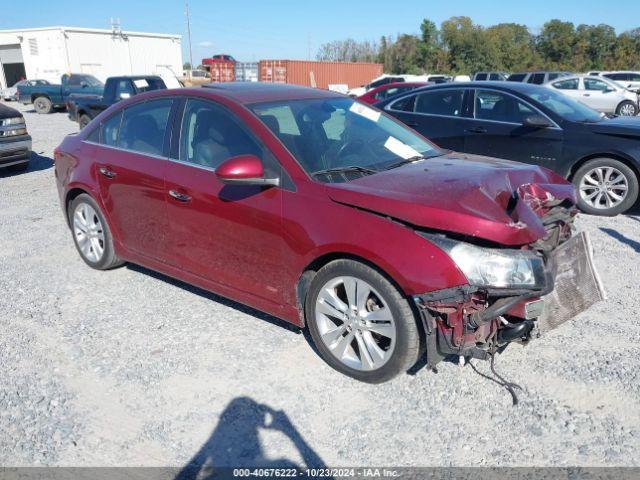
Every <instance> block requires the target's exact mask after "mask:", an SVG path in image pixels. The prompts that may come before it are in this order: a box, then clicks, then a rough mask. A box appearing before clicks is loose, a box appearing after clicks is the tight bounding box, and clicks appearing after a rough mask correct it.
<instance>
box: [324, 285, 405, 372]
mask: <svg viewBox="0 0 640 480" xmlns="http://www.w3.org/2000/svg"><path fill="white" fill-rule="evenodd" d="M315 319H316V325H317V326H318V330H319V333H320V337H321V338H322V341H323V343H324V344H325V346H326V347H327V348H328V349H329V351H330V352H331V353H332V355H333V356H334V357H335V358H337V359H338V360H339V361H340V362H341V363H343V364H344V365H346V366H348V367H351V368H354V369H356V370H362V371H371V370H377V369H379V368H381V367H382V366H383V365H384V364H385V363H387V361H388V360H389V358H390V357H391V355H392V354H393V349H394V347H395V343H396V326H395V321H394V319H393V314H392V312H391V310H390V308H389V306H388V303H387V302H386V301H385V299H384V298H383V297H382V296H381V295H380V294H379V293H378V292H377V291H376V290H375V289H374V288H373V287H372V286H371V285H369V284H368V283H367V282H365V281H364V280H361V279H359V278H355V277H347V276H343V277H337V278H333V279H331V280H330V281H328V282H327V283H325V285H324V286H323V287H322V289H321V290H320V293H319V294H318V298H317V300H316V306H315Z"/></svg>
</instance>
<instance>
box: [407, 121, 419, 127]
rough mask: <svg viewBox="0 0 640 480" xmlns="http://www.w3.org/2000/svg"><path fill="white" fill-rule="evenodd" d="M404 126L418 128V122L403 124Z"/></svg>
mask: <svg viewBox="0 0 640 480" xmlns="http://www.w3.org/2000/svg"><path fill="white" fill-rule="evenodd" d="M404 124H405V125H407V126H408V127H418V126H419V125H418V122H405V123H404Z"/></svg>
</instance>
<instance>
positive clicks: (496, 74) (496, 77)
mask: <svg viewBox="0 0 640 480" xmlns="http://www.w3.org/2000/svg"><path fill="white" fill-rule="evenodd" d="M489 80H495V81H499V80H502V77H501V76H500V74H499V73H492V74H491V75H489Z"/></svg>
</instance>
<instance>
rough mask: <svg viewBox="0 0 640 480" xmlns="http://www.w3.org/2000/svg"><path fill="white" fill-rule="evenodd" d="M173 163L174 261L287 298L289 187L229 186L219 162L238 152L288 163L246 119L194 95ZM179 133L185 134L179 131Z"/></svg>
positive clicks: (272, 163) (266, 295) (275, 172)
mask: <svg viewBox="0 0 640 480" xmlns="http://www.w3.org/2000/svg"><path fill="white" fill-rule="evenodd" d="M174 128H175V129H176V130H179V132H180V133H179V141H178V142H174V144H173V146H172V152H171V157H172V158H171V161H170V162H169V164H168V168H167V170H166V177H165V178H166V192H165V198H166V201H167V212H168V218H169V223H170V228H169V230H168V231H169V237H168V239H167V249H168V251H169V252H170V257H171V262H172V263H173V264H174V265H175V266H176V267H178V268H180V269H182V270H184V271H185V272H188V273H190V274H193V275H197V276H198V277H201V278H204V279H207V280H210V281H213V282H216V283H219V284H222V285H226V286H228V287H232V288H234V289H236V290H240V291H243V292H246V293H250V294H252V295H255V296H258V297H261V298H263V299H267V300H271V301H274V302H280V301H281V300H282V295H283V291H282V278H283V261H282V251H283V238H282V223H281V222H282V189H281V188H280V187H262V186H249V185H225V184H223V183H221V182H220V181H219V180H218V178H217V177H216V175H215V169H216V168H217V167H218V166H219V165H220V164H221V163H222V162H224V161H225V160H228V159H229V158H231V157H234V156H237V155H244V154H251V155H256V156H258V157H259V158H260V159H261V160H262V161H263V166H264V169H265V173H266V174H267V175H269V176H271V177H279V176H280V173H281V172H280V165H279V164H278V163H277V161H276V160H275V159H274V158H273V156H272V154H271V153H270V151H269V150H268V149H267V148H266V147H265V146H264V145H263V144H262V143H261V142H260V141H259V140H258V139H257V137H255V136H254V135H253V134H252V132H250V131H249V130H248V128H247V127H245V126H244V124H243V122H242V121H241V120H240V119H239V118H238V117H237V116H236V115H235V114H234V113H232V112H231V111H230V110H228V109H227V108H226V107H223V106H221V105H220V104H218V103H215V102H212V101H209V100H203V99H197V98H190V99H188V100H187V101H186V103H185V105H184V112H183V113H182V114H181V119H180V121H177V122H176V123H175V127H174ZM174 138H178V135H177V134H176V135H174Z"/></svg>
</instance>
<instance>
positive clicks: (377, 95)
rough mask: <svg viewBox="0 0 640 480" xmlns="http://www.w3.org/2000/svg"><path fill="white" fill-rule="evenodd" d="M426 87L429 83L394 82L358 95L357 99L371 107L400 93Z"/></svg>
mask: <svg viewBox="0 0 640 480" xmlns="http://www.w3.org/2000/svg"><path fill="white" fill-rule="evenodd" d="M427 85H431V84H430V83H429V82H395V83H387V84H386V85H381V86H379V87H377V88H374V89H373V90H369V91H368V92H367V93H365V94H364V95H360V96H359V97H357V98H358V100H359V101H361V102H363V103H368V104H369V105H373V104H374V103H378V102H381V101H382V100H386V99H387V98H391V97H394V96H396V95H400V94H401V93H406V92H409V91H411V90H415V89H416V88H419V87H426V86H427Z"/></svg>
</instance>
